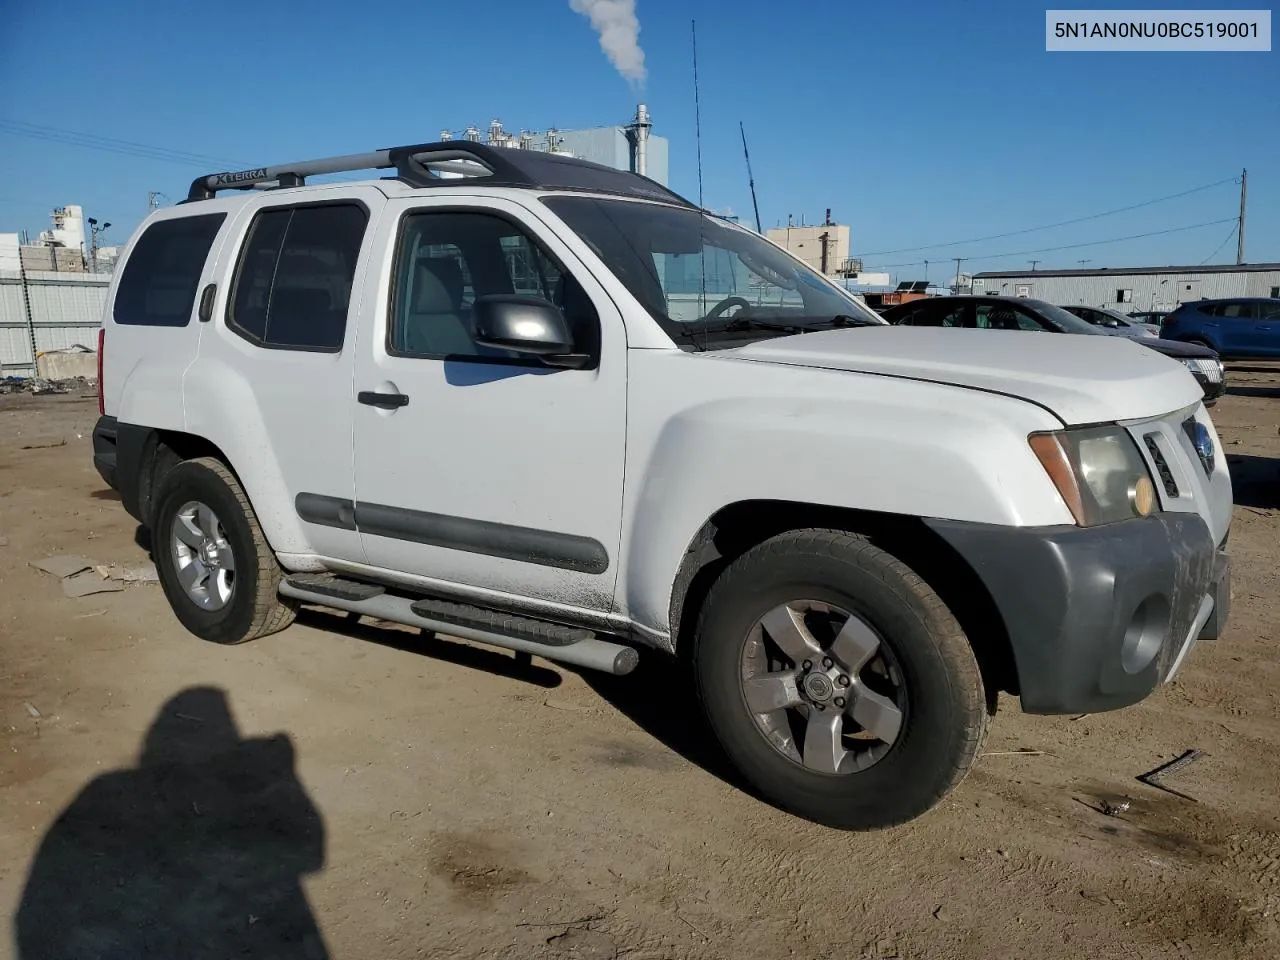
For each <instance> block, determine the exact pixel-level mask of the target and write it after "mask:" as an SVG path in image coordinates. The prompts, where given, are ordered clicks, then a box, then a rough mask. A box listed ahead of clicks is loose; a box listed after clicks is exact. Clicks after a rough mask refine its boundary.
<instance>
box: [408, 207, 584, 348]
mask: <svg viewBox="0 0 1280 960" xmlns="http://www.w3.org/2000/svg"><path fill="white" fill-rule="evenodd" d="M393 284H394V285H393V288H392V297H391V317H390V323H389V325H388V335H387V346H388V349H389V350H390V352H391V353H393V354H399V355H401V356H414V357H436V358H454V357H457V358H463V359H471V360H484V361H491V362H492V361H508V362H515V363H524V364H527V363H529V359H528V358H527V357H522V356H521V355H520V354H517V353H513V352H511V351H509V350H500V349H496V348H494V347H487V346H483V345H481V344H478V343H476V342H475V339H474V336H473V330H472V326H471V307H472V305H473V304H474V303H475V301H476V299H477V298H478V297H484V296H491V295H497V294H518V295H520V296H526V297H538V298H541V299H543V300H547V301H548V302H550V303H552V304H553V305H555V306H556V307H558V308H559V309H560V311H561V313H563V314H564V317H565V319H566V320H567V321H568V323H569V328H570V330H571V331H572V333H573V339H574V350H575V351H577V352H580V353H586V354H590V355H595V354H596V353H597V351H598V349H599V341H600V319H599V317H598V315H597V314H596V310H595V306H594V305H593V304H592V303H591V300H590V298H589V297H588V296H587V294H586V292H585V291H584V290H583V289H582V286H581V285H580V284H579V283H578V281H577V280H575V279H574V277H573V275H572V274H570V273H568V272H567V271H565V270H563V269H562V268H561V267H560V265H559V264H558V263H556V261H555V260H553V259H552V258H551V256H550V255H549V254H548V253H547V252H546V251H545V250H544V249H543V248H542V247H541V246H540V245H539V244H538V243H537V242H536V241H535V240H533V239H532V238H531V237H530V236H529V235H528V234H527V233H525V232H524V231H523V230H522V229H521V228H520V227H518V226H516V225H515V224H514V223H512V222H511V221H510V220H507V219H505V218H504V217H500V216H496V215H494V214H491V213H482V212H479V211H475V212H472V211H465V210H463V211H458V210H452V211H437V212H420V213H411V214H409V215H408V216H406V217H405V219H404V222H403V224H402V225H401V229H400V240H399V243H398V249H397V252H396V274H395V279H394V281H393Z"/></svg>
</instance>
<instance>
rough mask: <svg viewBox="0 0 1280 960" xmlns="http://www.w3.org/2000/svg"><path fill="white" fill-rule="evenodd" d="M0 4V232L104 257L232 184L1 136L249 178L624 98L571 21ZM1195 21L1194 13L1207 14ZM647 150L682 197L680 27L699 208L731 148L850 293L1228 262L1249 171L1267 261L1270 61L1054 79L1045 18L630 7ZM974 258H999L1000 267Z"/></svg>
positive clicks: (980, 10)
mask: <svg viewBox="0 0 1280 960" xmlns="http://www.w3.org/2000/svg"><path fill="white" fill-rule="evenodd" d="M76 6H77V7H78V8H79V9H78V10H76V12H75V13H74V14H71V13H68V12H67V11H68V8H67V7H65V5H63V6H59V5H58V4H48V3H35V2H31V0H0V21H2V22H3V24H4V26H3V27H0V89H3V90H5V91H6V92H7V94H8V95H7V96H6V97H4V99H3V102H2V103H0V231H5V230H9V231H12V230H20V229H24V228H25V229H29V230H31V231H32V232H33V233H34V232H35V231H37V230H40V229H43V228H45V227H46V226H47V225H48V216H47V212H48V210H49V209H50V208H51V207H53V206H55V205H59V204H64V203H79V204H82V205H83V206H84V207H85V208H86V211H87V213H88V214H89V215H92V216H96V217H97V218H98V219H99V220H108V221H111V222H112V223H113V224H114V225H115V226H114V227H113V228H112V230H111V232H110V234H109V235H108V236H109V238H110V239H114V240H115V241H116V242H121V241H123V240H124V239H125V237H126V236H127V233H128V231H129V230H131V229H132V228H133V227H134V226H135V225H136V223H137V222H138V220H139V219H140V218H141V216H142V215H143V214H144V213H145V204H146V195H147V192H148V191H149V190H159V191H163V192H164V193H165V194H167V195H168V196H169V197H171V198H173V199H175V200H176V199H180V198H181V197H182V196H183V195H184V194H185V189H186V186H187V184H189V182H190V180H191V179H192V177H194V176H196V175H198V174H201V173H207V172H211V171H212V170H214V169H217V168H219V167H220V166H224V167H225V166H234V164H222V165H220V164H217V163H212V164H211V163H202V162H195V163H186V164H184V163H174V162H168V161H164V160H159V159H154V158H147V157H139V156H126V155H121V154H117V153H109V152H102V151H98V150H90V149H85V148H83V147H76V146H73V145H70V144H67V143H59V142H51V141H48V140H41V139H31V138H29V137H25V136H18V135H15V134H14V133H13V132H12V129H13V128H12V127H6V126H5V125H4V122H3V121H19V122H23V123H28V124H41V125H44V126H47V127H54V128H57V129H59V130H63V131H74V132H77V133H82V134H92V135H94V136H97V137H113V138H117V139H121V140H128V141H133V142H136V143H141V144H146V145H150V146H154V147H162V148H166V149H169V150H178V151H182V152H185V153H189V154H199V155H202V156H207V157H209V158H218V159H226V160H230V161H241V162H244V163H246V164H247V165H253V164H257V163H260V162H267V163H269V162H273V161H281V160H293V159H299V158H302V157H308V156H323V155H328V154H338V153H348V152H353V151H358V150H362V149H369V148H374V147H380V146H388V145H392V144H395V143H404V142H419V141H423V140H433V139H435V138H436V136H437V134H438V132H439V130H440V129H441V128H442V127H450V128H453V129H455V130H458V129H461V128H463V127H465V126H466V125H467V124H469V123H475V124H477V125H479V126H482V127H483V126H484V125H486V124H487V123H488V121H489V119H490V118H491V117H499V118H501V119H502V121H503V122H504V123H505V125H506V126H507V128H508V129H518V128H520V127H528V128H531V129H544V128H546V127H548V126H553V125H554V126H558V127H560V128H562V129H570V128H575V127H583V126H596V125H602V124H608V123H621V122H624V121H625V120H627V119H629V117H630V116H631V114H632V112H633V110H634V105H635V102H636V100H637V99H638V97H637V94H636V92H635V91H633V90H632V89H631V87H630V86H629V84H628V83H627V81H626V80H624V79H623V78H622V77H620V76H619V75H618V73H617V72H616V71H615V70H614V69H613V67H612V66H611V65H610V63H609V61H608V60H607V59H606V57H605V56H604V54H603V53H602V52H601V50H600V47H599V45H598V44H597V41H596V37H595V35H594V34H593V32H592V30H591V27H590V25H589V23H588V22H587V20H586V19H584V18H583V17H582V16H580V15H578V14H577V13H575V12H573V11H572V10H571V9H570V6H569V2H568V0H484V2H473V3H469V4H464V3H430V2H421V0H420V2H418V3H416V4H400V5H392V6H388V5H385V4H377V5H366V4H358V3H350V2H347V3H339V2H336V0H307V2H306V3H298V4H288V3H283V4H267V5H249V6H244V5H225V4H224V5H217V4H212V5H211V4H209V3H207V2H205V3H198V4H197V3H191V2H188V0H168V2H162V0H113V2H111V3H104V4H78V5H76ZM1196 6H1199V7H1202V8H1203V7H1210V6H1212V5H1211V4H1205V3H1203V2H1202V3H1200V4H1197V5H1196ZM637 14H638V16H639V21H640V25H641V33H640V38H639V39H640V44H641V46H642V47H643V49H644V51H645V55H646V65H647V68H648V81H647V83H646V85H645V88H644V91H643V98H644V99H645V100H646V101H647V102H648V103H649V105H650V109H651V111H652V113H653V116H654V121H655V127H654V129H655V132H656V133H659V134H662V135H664V136H666V137H668V138H670V140H671V182H672V186H674V187H675V188H676V189H677V190H679V191H681V192H682V193H685V194H686V195H688V196H696V191H697V178H696V166H695V149H694V137H693V133H694V111H693V89H692V74H691V61H690V30H689V21H690V19H691V18H694V17H696V18H697V21H698V44H699V72H700V80H701V88H702V89H701V94H702V97H701V99H702V154H703V180H704V197H705V202H706V204H707V205H708V206H710V207H714V208H716V209H721V210H723V209H725V208H731V209H732V210H733V211H734V212H735V213H737V214H738V215H740V216H742V217H743V218H744V220H745V219H747V218H749V216H750V209H751V200H750V194H749V193H748V190H747V177H746V172H745V169H744V165H743V159H742V148H741V142H740V140H739V136H738V122H739V121H740V120H741V121H744V122H745V123H746V128H747V136H748V138H749V140H750V146H751V159H752V165H753V167H754V172H755V179H756V187H757V191H758V193H759V197H760V211H761V218H762V220H763V221H764V224H765V225H766V226H772V225H775V224H776V223H779V222H785V221H786V218H787V216H788V214H792V215H794V216H795V218H796V220H797V222H798V221H799V219H800V217H801V216H804V217H805V218H807V219H808V220H809V222H813V221H814V220H815V219H817V218H820V217H821V216H822V214H823V211H824V209H825V208H827V207H831V208H832V211H833V216H834V218H835V219H837V220H838V221H840V222H843V223H848V224H850V225H851V228H852V233H853V247H854V250H855V252H864V253H867V254H869V255H868V256H866V258H865V259H866V265H867V267H868V268H872V267H876V266H882V265H883V266H887V267H889V268H890V271H891V272H892V273H894V274H895V275H897V276H899V277H902V278H907V277H918V276H921V275H922V274H923V266H922V265H919V264H918V261H920V260H922V259H923V258H925V257H928V258H929V259H930V260H931V261H932V262H931V266H930V271H929V272H930V276H931V277H932V278H934V279H942V278H944V277H946V276H949V275H950V274H951V273H953V272H954V269H955V266H954V263H953V262H952V261H950V259H949V258H952V257H956V256H967V257H970V258H971V259H970V260H969V261H968V262H967V263H966V264H965V269H966V270H982V269H1020V268H1023V267H1025V266H1027V261H1028V260H1029V259H1031V258H1032V257H1035V258H1037V259H1039V260H1041V269H1045V268H1048V267H1055V266H1057V267H1074V266H1076V265H1077V261H1078V260H1081V259H1087V260H1089V261H1090V265H1091V266H1107V265H1111V266H1116V265H1127V264H1138V263H1192V264H1194V263H1199V262H1200V261H1202V260H1204V259H1205V258H1206V257H1209V256H1210V255H1211V254H1212V253H1213V251H1214V249H1215V248H1217V247H1219V246H1220V245H1221V249H1220V250H1219V252H1218V254H1217V256H1216V257H1215V258H1214V261H1213V262H1231V261H1233V260H1234V254H1235V240H1234V238H1232V239H1231V240H1230V241H1229V242H1226V243H1225V244H1224V240H1226V238H1227V237H1228V235H1229V233H1230V231H1231V230H1232V224H1231V223H1229V222H1228V223H1221V224H1216V225H1213V226H1205V227H1199V228H1197V229H1193V230H1186V231H1178V232H1172V233H1164V234H1162V235H1158V236H1152V237H1148V238H1145V239H1137V240H1129V241H1125V242H1121V243H1108V244H1103V245H1096V246H1089V247H1082V248H1079V249H1070V250H1059V251H1048V252H1043V253H1031V252H1027V253H1024V252H1023V251H1032V250H1041V249H1043V248H1049V247H1060V246H1064V245H1069V244H1078V243H1085V242H1090V241H1096V240H1110V239H1112V238H1117V237H1126V236H1131V235H1134V234H1142V233H1151V232H1155V231H1164V230H1171V229H1174V228H1180V227H1185V226H1188V225H1191V224H1202V223H1206V222H1209V221H1216V220H1226V219H1228V218H1232V217H1234V216H1235V215H1236V213H1237V209H1238V204H1239V192H1238V191H1239V188H1238V186H1236V185H1235V184H1234V183H1230V182H1227V183H1223V184H1220V185H1218V186H1216V187H1213V188H1210V189H1206V190H1201V191H1198V192H1195V193H1192V194H1189V195H1188V196H1185V197H1182V198H1180V199H1177V200H1171V201H1168V202H1162V203H1155V204H1151V205H1149V206H1144V207H1142V208H1140V209H1137V210H1133V211H1130V212H1127V213H1123V214H1118V215H1115V216H1107V217H1102V218H1098V219H1094V220H1090V221H1087V222H1084V223H1079V224H1075V225H1071V226H1067V227H1062V228H1058V229H1053V230H1044V231H1036V232H1030V233H1025V234H1020V235H1018V236H1012V237H1007V238H1003V239H996V240H988V241H976V242H971V243H963V244H959V245H956V246H948V247H937V248H934V249H931V250H917V249H908V250H905V252H901V253H880V251H896V250H901V249H903V248H917V247H920V246H921V245H923V244H933V243H938V244H940V243H946V242H948V241H954V240H965V239H968V238H978V237H987V236H991V235H995V234H1003V233H1008V232H1011V231H1018V230H1023V229H1025V228H1028V227H1036V226H1039V225H1043V224H1049V223H1056V222H1060V221H1063V220H1068V219H1072V218H1075V217H1082V216H1086V215H1089V214H1093V213H1100V212H1103V211H1108V210H1112V209H1115V208H1119V207H1126V206H1131V205H1134V204H1139V203H1143V202H1144V201H1147V200H1153V199H1155V198H1159V197H1164V196H1168V195H1170V194H1175V193H1179V192H1182V191H1185V190H1190V189H1192V188H1195V187H1200V186H1202V185H1205V184H1209V183H1214V182H1216V181H1223V180H1228V178H1231V177H1235V176H1238V174H1239V171H1240V169H1241V168H1242V167H1248V169H1249V211H1248V223H1247V229H1246V238H1247V242H1248V250H1247V253H1248V259H1250V260H1252V261H1260V260H1280V53H1277V52H1274V51H1273V52H1271V53H1248V54H1229V53H1159V54H1157V53H1149V54H1139V53H1132V54H1131V53H1111V54H1106V53H1053V54H1050V53H1046V52H1045V50H1044V5H1035V4H1030V3H1026V2H1011V0H991V2H979V3H974V4H963V5H962V4H954V3H944V2H936V0H929V2H920V3H910V2H904V3H894V4H889V3H886V4H875V5H873V4H866V3H860V2H853V0H836V2H812V0H810V2H804V0H793V2H791V3H787V4H784V3H782V2H780V0H736V2H727V0H637ZM993 254H1013V255H1011V256H1004V257H995V256H992V255H993Z"/></svg>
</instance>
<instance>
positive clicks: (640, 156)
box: [627, 103, 653, 177]
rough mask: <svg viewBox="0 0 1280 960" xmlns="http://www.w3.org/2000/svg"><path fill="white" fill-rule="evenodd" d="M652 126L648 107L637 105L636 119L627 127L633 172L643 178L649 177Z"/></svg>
mask: <svg viewBox="0 0 1280 960" xmlns="http://www.w3.org/2000/svg"><path fill="white" fill-rule="evenodd" d="M652 126H653V124H652V123H651V122H650V121H649V108H648V106H646V105H645V104H643V103H641V104H637V105H636V118H635V119H634V120H632V121H631V125H630V126H629V127H627V136H628V137H629V138H630V140H631V156H632V161H631V170H632V172H633V173H638V174H640V176H642V177H647V176H648V175H649V129H650V128H651V127H652Z"/></svg>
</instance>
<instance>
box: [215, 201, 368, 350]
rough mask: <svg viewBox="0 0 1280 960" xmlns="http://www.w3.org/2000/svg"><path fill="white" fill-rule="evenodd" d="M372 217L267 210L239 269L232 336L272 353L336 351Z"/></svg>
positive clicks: (337, 210) (351, 211)
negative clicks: (285, 350) (279, 349)
mask: <svg viewBox="0 0 1280 960" xmlns="http://www.w3.org/2000/svg"><path fill="white" fill-rule="evenodd" d="M368 219H369V216H368V214H367V213H366V212H365V209H364V207H362V206H359V205H358V204H346V203H344V204H325V205H323V206H307V207H294V208H285V209H278V210H264V211H263V212H262V213H260V214H258V215H257V216H256V217H254V220H253V224H252V225H251V226H250V227H249V236H248V238H247V239H246V240H245V245H244V250H243V251H242V252H241V254H240V265H239V267H238V268H237V269H236V279H235V286H234V294H233V297H232V303H231V312H230V314H229V316H228V317H227V320H228V322H229V323H230V324H231V325H232V327H233V328H235V329H236V330H238V331H239V332H240V333H241V334H242V335H244V336H245V337H246V338H248V339H250V340H253V341H256V342H258V343H261V344H264V345H268V346H274V347H293V348H296V349H300V350H325V351H331V352H332V351H337V350H341V349H342V341H343V338H344V336H345V335H346V329H347V305H348V304H349V302H350V300H351V285H352V283H353V281H354V279H355V272H356V259H357V258H358V257H359V255H360V243H361V240H362V239H363V238H364V230H365V226H366V224H367V223H368Z"/></svg>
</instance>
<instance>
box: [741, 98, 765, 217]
mask: <svg viewBox="0 0 1280 960" xmlns="http://www.w3.org/2000/svg"><path fill="white" fill-rule="evenodd" d="M738 130H739V132H741V134H742V156H743V158H744V159H745V160H746V161H747V183H748V184H750V185H751V209H753V210H754V211H755V213H756V233H759V234H763V233H764V231H763V230H761V229H760V204H758V203H756V178H755V177H754V176H752V175H751V154H749V153H748V152H747V129H746V127H744V126H743V125H742V121H741V120H739V121H738Z"/></svg>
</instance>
